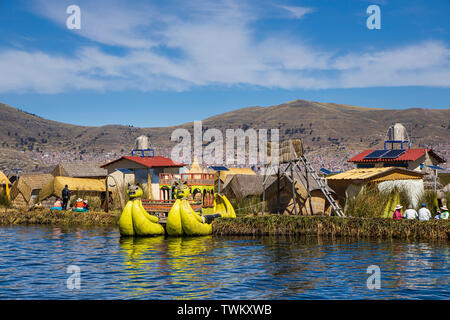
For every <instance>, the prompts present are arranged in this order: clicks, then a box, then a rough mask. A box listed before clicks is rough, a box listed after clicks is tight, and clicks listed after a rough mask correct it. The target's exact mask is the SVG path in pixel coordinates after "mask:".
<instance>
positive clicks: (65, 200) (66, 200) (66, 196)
mask: <svg viewBox="0 0 450 320" xmlns="http://www.w3.org/2000/svg"><path fill="white" fill-rule="evenodd" d="M62 199H63V204H62V209H63V210H67V203H69V199H70V190H69V186H68V185H67V184H66V186H65V187H64V189H63V190H62Z"/></svg>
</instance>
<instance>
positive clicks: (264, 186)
mask: <svg viewBox="0 0 450 320" xmlns="http://www.w3.org/2000/svg"><path fill="white" fill-rule="evenodd" d="M265 200H266V175H264V180H263V194H262V202H261V212H262V215H264V211H265V207H264V201H265Z"/></svg>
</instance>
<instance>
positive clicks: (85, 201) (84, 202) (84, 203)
mask: <svg viewBox="0 0 450 320" xmlns="http://www.w3.org/2000/svg"><path fill="white" fill-rule="evenodd" d="M83 208H84V212H88V211H89V205H88V201H87V200H84V201H83Z"/></svg>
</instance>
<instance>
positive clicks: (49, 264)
mask: <svg viewBox="0 0 450 320" xmlns="http://www.w3.org/2000/svg"><path fill="white" fill-rule="evenodd" d="M0 244H1V245H0V299H198V298H200V299H373V298H376V299H390V298H396V299H449V298H450V286H449V278H450V269H449V267H450V245H449V242H401V241H361V240H349V239H336V240H331V239H324V238H316V237H310V238H305V237H298V238H288V237H256V238H248V237H246V238H244V237H212V236H207V237H198V238H183V239H182V238H167V239H164V237H158V238H142V239H120V236H119V232H118V230H117V229H115V228H105V229H99V228H97V229H89V228H68V229H61V228H55V227H44V226H29V227H23V226H13V227H0ZM70 265H76V266H78V267H79V268H80V270H81V274H80V284H81V287H80V289H74V290H69V289H68V288H67V279H68V278H69V277H70V276H71V274H70V273H67V268H68V266H70ZM370 265H378V266H379V267H380V269H381V289H379V290H369V289H367V285H366V283H367V278H368V277H369V276H370V274H367V273H366V271H367V267H368V266H370Z"/></svg>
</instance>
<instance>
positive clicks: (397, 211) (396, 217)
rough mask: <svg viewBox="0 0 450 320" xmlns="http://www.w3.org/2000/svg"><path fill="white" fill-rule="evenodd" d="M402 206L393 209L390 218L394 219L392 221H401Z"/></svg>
mask: <svg viewBox="0 0 450 320" xmlns="http://www.w3.org/2000/svg"><path fill="white" fill-rule="evenodd" d="M402 208H403V207H402V206H401V205H399V204H398V205H397V206H396V207H395V209H394V214H393V216H392V218H394V220H401V219H402Z"/></svg>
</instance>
